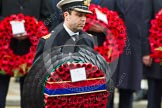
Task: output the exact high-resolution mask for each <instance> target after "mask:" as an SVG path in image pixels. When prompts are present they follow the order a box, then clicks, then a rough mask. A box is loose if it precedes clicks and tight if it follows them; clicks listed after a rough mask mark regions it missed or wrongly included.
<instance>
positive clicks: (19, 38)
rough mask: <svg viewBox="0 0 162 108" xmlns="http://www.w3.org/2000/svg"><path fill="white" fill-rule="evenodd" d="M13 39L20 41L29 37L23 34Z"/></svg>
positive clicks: (14, 36)
mask: <svg viewBox="0 0 162 108" xmlns="http://www.w3.org/2000/svg"><path fill="white" fill-rule="evenodd" d="M13 38H16V39H18V40H24V39H26V38H28V36H27V34H26V33H23V34H17V35H13Z"/></svg>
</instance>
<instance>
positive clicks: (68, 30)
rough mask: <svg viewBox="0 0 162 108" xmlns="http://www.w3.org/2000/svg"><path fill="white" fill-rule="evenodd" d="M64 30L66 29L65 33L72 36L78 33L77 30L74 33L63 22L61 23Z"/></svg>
mask: <svg viewBox="0 0 162 108" xmlns="http://www.w3.org/2000/svg"><path fill="white" fill-rule="evenodd" d="M63 26H64V28H65V30H66V31H67V33H68V34H69V35H70V36H73V35H79V32H76V33H74V32H73V31H71V30H70V29H69V28H68V27H67V26H66V25H65V23H64V24H63Z"/></svg>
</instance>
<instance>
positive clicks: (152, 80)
mask: <svg viewBox="0 0 162 108" xmlns="http://www.w3.org/2000/svg"><path fill="white" fill-rule="evenodd" d="M151 5H152V9H153V10H152V11H151V12H150V16H151V17H152V16H153V17H152V18H154V17H155V14H156V13H157V12H158V11H159V10H160V9H162V1H161V0H152V2H150V3H149V4H148V5H147V7H150V8H151ZM147 11H148V9H147ZM148 28H150V26H148ZM147 32H149V29H148V30H147ZM144 75H145V76H146V78H147V79H148V98H147V99H148V105H147V108H161V96H162V66H160V64H158V63H155V62H153V63H152V65H151V66H150V67H148V66H147V67H146V66H145V68H144Z"/></svg>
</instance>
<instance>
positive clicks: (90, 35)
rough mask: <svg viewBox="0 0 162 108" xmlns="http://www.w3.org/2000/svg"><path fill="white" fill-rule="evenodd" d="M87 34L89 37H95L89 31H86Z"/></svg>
mask: <svg viewBox="0 0 162 108" xmlns="http://www.w3.org/2000/svg"><path fill="white" fill-rule="evenodd" d="M84 33H85V34H86V35H87V36H89V37H93V35H92V34H90V33H87V32H84Z"/></svg>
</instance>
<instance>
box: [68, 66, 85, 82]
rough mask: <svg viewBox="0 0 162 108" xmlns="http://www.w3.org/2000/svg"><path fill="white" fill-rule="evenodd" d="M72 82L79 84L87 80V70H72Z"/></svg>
mask: <svg viewBox="0 0 162 108" xmlns="http://www.w3.org/2000/svg"><path fill="white" fill-rule="evenodd" d="M70 75H71V80H72V82H78V81H83V80H86V79H87V77H86V71H85V68H84V67H83V68H77V69H71V70H70Z"/></svg>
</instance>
